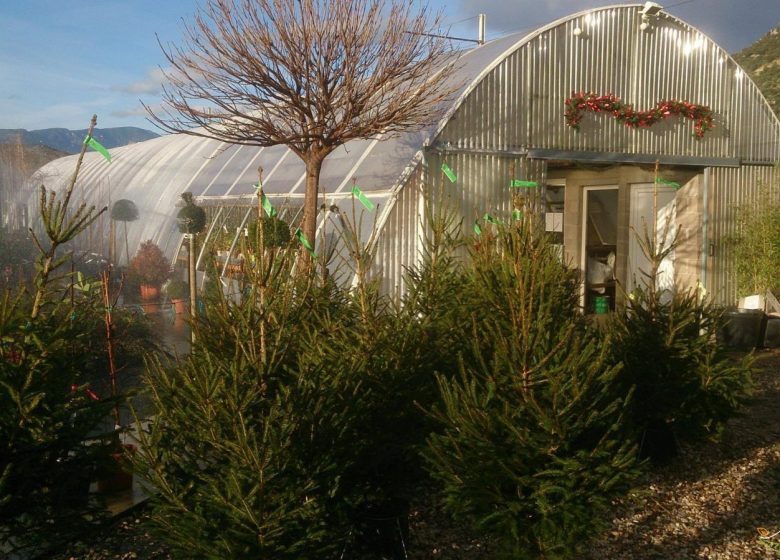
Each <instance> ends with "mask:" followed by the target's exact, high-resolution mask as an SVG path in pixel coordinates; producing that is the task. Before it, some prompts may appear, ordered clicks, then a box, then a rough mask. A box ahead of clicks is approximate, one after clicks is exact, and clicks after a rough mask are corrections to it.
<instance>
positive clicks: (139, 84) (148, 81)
mask: <svg viewBox="0 0 780 560" xmlns="http://www.w3.org/2000/svg"><path fill="white" fill-rule="evenodd" d="M166 81H167V80H166V79H165V73H164V71H163V70H162V69H160V68H156V67H155V68H152V69H150V70H149V71H147V73H146V77H144V78H142V79H141V80H137V81H135V82H131V83H129V84H124V85H116V86H112V88H111V89H113V90H115V91H120V92H122V93H130V94H133V95H156V94H159V93H160V92H161V91H162V84H163V83H165V82H166Z"/></svg>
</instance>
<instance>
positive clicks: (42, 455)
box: [0, 118, 114, 555]
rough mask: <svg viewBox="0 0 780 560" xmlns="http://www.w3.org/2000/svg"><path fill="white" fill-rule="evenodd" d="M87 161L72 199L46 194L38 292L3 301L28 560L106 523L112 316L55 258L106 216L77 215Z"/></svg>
mask: <svg viewBox="0 0 780 560" xmlns="http://www.w3.org/2000/svg"><path fill="white" fill-rule="evenodd" d="M92 125H93V126H94V118H93V123H92ZM82 154H83V151H82ZM80 161H81V160H80V159H79V164H77V166H76V171H75V173H74V175H73V178H72V180H71V183H70V186H69V187H68V189H67V190H66V191H65V192H64V193H63V194H61V195H57V194H55V193H53V192H49V191H47V190H46V189H45V188H43V187H42V188H41V197H40V213H41V218H42V222H43V230H44V231H45V232H46V234H47V237H48V244H47V246H46V247H44V243H43V242H42V241H41V239H39V237H37V236H33V240H34V242H35V244H36V246H37V247H38V250H39V256H38V259H37V262H36V276H35V279H34V283H33V286H34V293H32V294H31V293H29V292H28V291H27V290H26V288H25V287H23V286H22V287H19V288H18V289H16V290H14V291H13V292H12V291H10V290H9V291H5V292H4V293H3V295H2V297H1V298H0V550H2V552H3V553H8V552H10V551H16V552H20V551H21V553H22V554H24V555H29V554H30V553H36V552H40V551H41V550H42V549H44V548H46V547H54V546H57V545H58V544H61V543H62V542H64V541H66V540H68V539H70V538H72V537H73V535H74V534H76V533H77V532H80V531H83V529H84V527H85V525H89V524H90V523H94V521H95V520H96V519H98V518H99V508H96V507H95V506H96V504H95V503H92V502H89V501H88V500H87V490H88V487H89V482H90V480H92V479H93V477H94V474H95V473H96V472H97V469H98V467H99V466H100V464H101V459H103V458H104V457H105V456H106V449H105V446H104V445H103V442H104V441H105V439H104V438H105V436H106V432H107V431H108V432H109V433H111V432H113V429H109V430H106V427H105V426H104V425H103V424H102V421H103V420H104V418H106V416H107V414H108V412H109V411H110V410H111V408H112V407H113V405H114V400H113V399H111V398H102V399H100V398H93V397H96V395H95V394H94V392H93V391H92V389H91V388H90V385H91V382H93V381H94V379H93V378H92V377H94V375H95V374H96V372H95V370H94V369H93V368H92V367H91V364H92V361H91V360H92V348H91V344H93V343H94V340H95V337H94V332H93V331H92V330H91V329H90V327H89V325H90V323H91V321H90V320H89V319H92V320H93V323H94V321H97V320H98V318H99V317H101V315H102V312H103V308H102V306H101V305H100V304H99V299H98V297H97V293H96V292H95V291H93V290H92V288H91V284H90V282H89V281H87V280H85V279H84V278H83V277H80V278H77V279H76V280H77V282H75V283H74V279H72V278H70V275H68V274H63V273H61V272H59V271H58V268H59V267H60V266H61V265H62V264H63V263H64V262H65V260H66V258H67V257H65V258H63V257H57V256H56V255H57V249H58V248H59V246H60V245H62V244H63V243H66V242H67V241H70V240H71V239H73V238H74V237H76V236H77V235H79V234H80V233H81V232H83V230H84V229H85V228H86V227H88V226H89V224H90V223H92V222H93V221H94V220H95V219H96V218H97V217H98V216H99V215H100V212H96V211H95V209H94V208H87V207H86V206H84V205H81V206H80V207H78V208H77V209H76V210H75V212H73V211H72V210H71V209H70V208H69V203H70V196H71V194H72V190H73V186H74V184H75V182H76V178H77V176H78V171H79V165H80ZM71 285H73V288H72V289H69V288H70V287H71ZM85 319H87V320H85ZM98 340H99V339H98ZM104 371H105V370H102V371H101V374H103V375H105V374H104V373H103V372H104Z"/></svg>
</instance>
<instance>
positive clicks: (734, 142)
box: [381, 5, 780, 302]
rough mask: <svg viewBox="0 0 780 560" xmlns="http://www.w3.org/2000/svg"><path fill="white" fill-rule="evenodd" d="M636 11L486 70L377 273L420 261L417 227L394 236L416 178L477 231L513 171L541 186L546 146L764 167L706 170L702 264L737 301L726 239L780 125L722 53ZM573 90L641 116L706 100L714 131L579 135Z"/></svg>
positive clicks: (433, 157)
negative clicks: (452, 177) (445, 170)
mask: <svg viewBox="0 0 780 560" xmlns="http://www.w3.org/2000/svg"><path fill="white" fill-rule="evenodd" d="M640 9H641V6H638V5H636V6H618V7H609V8H603V9H596V10H590V11H587V12H582V13H580V14H577V15H575V16H571V17H569V18H565V19H563V20H559V21H558V22H555V23H553V24H551V25H549V26H547V27H545V28H542V29H540V30H538V31H536V32H534V33H532V34H530V35H528V36H526V37H525V38H523V39H521V40H519V41H518V43H517V44H516V45H515V46H514V47H513V48H511V49H509V50H508V51H507V52H506V53H504V55H502V56H500V57H498V59H496V60H495V61H494V62H493V63H492V64H491V65H488V66H487V67H486V71H485V72H484V73H483V75H482V76H481V77H480V78H478V79H477V80H476V81H475V83H474V84H473V86H472V88H471V91H470V93H469V94H468V95H466V96H465V97H464V98H463V100H462V103H461V105H460V106H459V107H458V109H457V110H456V111H455V112H454V113H453V114H452V115H451V118H450V119H449V120H448V122H447V123H446V124H445V125H444V126H443V127H442V129H441V132H440V134H439V135H438V136H437V137H436V138H434V139H433V142H432V143H431V144H432V146H431V148H429V149H428V150H427V151H426V159H427V169H428V170H430V171H429V172H428V173H427V174H425V175H423V176H420V175H417V176H415V177H416V178H415V181H417V182H415V183H414V189H416V190H415V191H414V194H412V193H406V192H405V190H401V191H399V192H400V198H399V200H398V202H397V203H396V207H395V209H394V210H393V212H392V213H391V216H390V217H389V219H388V222H387V224H388V226H387V227H388V228H391V229H388V230H387V231H385V232H384V233H383V235H384V236H387V237H388V239H387V240H383V241H382V242H381V247H382V248H383V250H385V251H386V252H384V253H382V256H381V262H382V264H381V266H382V267H383V268H384V273H385V274H387V276H388V282H389V283H390V284H393V285H397V283H398V280H394V279H393V278H397V277H396V276H395V274H396V272H397V271H399V270H400V268H401V267H402V266H403V265H402V264H401V263H404V265H405V264H407V263H411V262H414V254H416V253H417V252H418V251H419V247H415V246H411V245H409V243H408V241H409V240H410V239H412V238H414V239H417V238H418V237H419V232H417V230H414V231H415V232H416V233H415V234H414V235H411V234H409V233H404V232H402V231H401V230H400V229H398V228H401V227H405V226H404V225H403V224H404V223H409V220H410V219H411V218H412V217H413V216H416V215H417V214H418V213H419V205H420V202H419V200H418V198H419V182H418V181H420V180H423V181H424V182H425V184H426V186H427V187H428V188H437V187H438V186H439V185H443V186H444V188H446V189H447V191H446V192H449V193H451V194H452V196H453V197H454V199H455V200H456V202H457V203H456V205H455V206H456V207H458V208H459V209H460V211H461V212H462V216H463V217H464V221H465V222H468V223H467V224H466V225H467V227H468V228H469V229H470V228H471V221H473V219H474V218H476V217H478V216H481V215H482V214H484V213H485V212H490V213H495V214H498V215H499V216H501V217H502V219H505V218H507V217H508V215H509V213H510V212H511V198H510V196H511V193H510V191H509V189H508V188H507V186H508V181H509V179H510V178H511V176H512V172H511V171H510V167H511V166H512V165H513V164H514V166H515V170H516V172H515V178H528V179H533V180H538V181H540V184H543V182H544V179H545V173H546V169H545V164H544V162H541V161H535V160H529V159H526V158H524V157H523V154H524V153H525V151H526V150H529V149H549V150H564V151H576V152H611V153H617V154H635V155H651V156H659V155H670V156H686V157H689V158H709V159H739V160H742V161H743V162H744V163H745V164H759V166H758V167H754V166H750V167H742V168H739V169H721V168H714V169H712V170H711V171H712V172H711V174H710V178H711V180H710V181H709V186H708V193H707V196H708V198H709V200H708V203H707V204H706V207H707V208H708V210H709V212H708V216H707V217H706V218H704V217H703V218H702V222H703V224H705V223H706V224H708V229H707V232H706V233H707V240H706V241H705V243H708V242H713V243H715V245H716V247H715V249H716V250H715V254H714V256H713V257H711V258H709V260H708V261H706V264H707V274H706V283H707V286H708V289H709V290H710V291H711V293H713V294H715V295H716V296H717V297H718V299H719V301H721V302H728V301H730V300H731V299H732V298H733V297H734V294H733V288H731V287H729V286H731V284H732V283H731V282H729V274H730V271H729V261H728V255H727V252H726V251H725V249H723V248H721V247H720V244H721V241H720V239H721V238H722V236H723V235H724V234H725V233H727V232H729V231H730V228H731V227H732V226H731V225H730V224H731V221H730V220H732V218H733V216H732V215H731V212H732V211H733V207H734V205H735V204H737V203H738V202H739V201H740V200H743V199H744V198H745V197H750V196H751V193H752V192H753V190H754V189H755V185H756V180H757V179H759V178H760V179H763V180H765V181H769V180H770V175H771V173H772V168H771V167H766V166H767V165H768V164H771V163H772V162H774V161H777V160H780V123H778V121H777V119H776V118H775V117H774V115H773V114H772V112H771V110H770V109H769V106H768V105H767V103H766V101H765V100H764V98H763V96H762V95H761V93H760V92H759V91H758V89H757V88H756V87H755V85H754V84H753V83H752V81H751V80H750V79H749V78H748V77H747V76H746V75H744V73H743V72H742V70H741V69H740V68H739V67H738V66H737V65H736V63H735V62H734V61H733V60H732V59H731V58H730V57H729V56H728V54H727V53H726V52H725V51H723V50H722V49H721V48H720V47H718V46H717V45H715V44H714V43H713V42H712V41H711V40H710V39H709V38H707V37H705V36H704V35H702V34H701V33H700V32H698V31H697V30H695V29H693V28H691V27H690V26H688V25H687V24H685V23H684V22H681V21H679V20H677V19H676V18H674V17H672V16H670V15H668V14H665V13H663V12H661V13H660V14H659V15H658V16H657V17H653V18H650V20H649V21H648V23H649V27H648V28H647V30H642V29H640V24H641V23H642V21H643V20H642V16H641V14H640ZM578 91H585V92H587V91H591V92H594V93H597V94H608V93H612V94H615V95H617V96H619V97H620V98H621V99H622V100H623V101H624V102H625V103H629V104H632V105H633V107H634V108H635V109H636V110H645V109H649V108H652V107H654V106H655V104H656V103H658V102H659V101H661V100H680V101H688V102H691V103H696V104H702V105H708V106H709V107H711V109H712V110H713V111H714V112H715V114H716V128H715V129H714V130H713V131H711V132H709V133H708V134H706V136H705V137H704V138H703V139H697V138H695V137H694V135H693V130H694V128H693V122H692V121H690V120H688V119H685V118H682V117H672V118H670V119H668V120H667V121H663V122H660V123H658V124H656V125H654V126H653V127H651V128H646V129H633V128H628V127H626V126H623V125H622V124H621V123H619V122H618V121H617V120H615V119H614V118H613V117H612V116H611V115H607V114H593V113H587V114H585V116H584V117H583V119H582V121H581V126H580V130H579V131H575V130H573V129H572V128H571V127H569V126H567V125H566V122H565V118H564V100H565V99H566V98H567V97H569V96H570V95H571V94H572V92H578ZM443 161H444V162H446V163H447V164H448V165H449V166H450V167H451V168H452V169H453V170H454V171H455V172H456V173H457V174H458V182H457V183H456V184H451V183H449V181H448V180H447V179H446V178H444V177H443V175H442V174H441V173H440V172H439V169H440V165H441V163H442V162H443ZM692 161H693V160H692ZM694 163H695V162H694ZM708 174H709V172H708ZM411 186H412V185H411V184H410V187H411ZM395 212H397V213H399V215H398V216H395V215H394V213H395ZM414 227H416V223H415V224H414ZM392 228H395V229H392ZM409 231H410V232H411V231H412V230H409ZM396 237H397V238H399V239H401V238H404V237H405V238H406V242H405V243H400V242H399V243H397V244H396V246H397V248H398V249H399V250H400V251H401V252H400V253H393V252H392V251H391V250H390V247H391V246H392V243H391V241H390V239H393V238H396ZM706 258H707V257H706V256H703V259H706ZM703 264H705V263H704V260H703ZM388 273H390V274H388Z"/></svg>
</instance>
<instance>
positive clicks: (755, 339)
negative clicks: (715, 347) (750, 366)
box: [718, 309, 766, 350]
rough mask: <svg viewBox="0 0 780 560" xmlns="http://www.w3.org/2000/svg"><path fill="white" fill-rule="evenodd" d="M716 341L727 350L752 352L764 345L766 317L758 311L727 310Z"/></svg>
mask: <svg viewBox="0 0 780 560" xmlns="http://www.w3.org/2000/svg"><path fill="white" fill-rule="evenodd" d="M723 318H724V319H725V322H724V325H723V327H722V328H721V329H720V331H719V332H718V339H719V340H720V342H721V343H722V344H724V345H726V346H727V347H729V348H734V349H737V350H752V349H753V348H757V347H760V346H762V345H763V344H764V329H765V328H766V315H765V314H764V312H763V311H761V310H760V309H729V310H727V311H726V312H724V314H723Z"/></svg>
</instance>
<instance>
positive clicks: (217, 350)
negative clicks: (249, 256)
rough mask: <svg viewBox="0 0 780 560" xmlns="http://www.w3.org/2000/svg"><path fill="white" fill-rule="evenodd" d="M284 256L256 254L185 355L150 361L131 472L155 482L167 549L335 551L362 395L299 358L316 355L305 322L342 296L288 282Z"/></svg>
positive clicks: (229, 553)
mask: <svg viewBox="0 0 780 560" xmlns="http://www.w3.org/2000/svg"><path fill="white" fill-rule="evenodd" d="M294 259H295V255H294V254H292V253H288V252H278V253H276V254H273V255H272V254H268V255H264V254H261V255H259V257H258V259H257V261H256V267H255V268H253V267H247V282H246V285H245V286H244V287H243V288H242V289H241V290H240V292H239V294H240V295H237V296H236V297H235V298H225V297H224V296H222V294H221V292H215V293H214V294H213V295H210V296H209V301H208V303H209V305H208V307H207V310H206V313H205V315H204V316H203V317H201V318H200V319H199V322H198V323H196V325H195V329H196V331H195V332H196V340H197V341H198V344H197V346H195V347H194V348H193V352H192V354H191V355H190V356H188V357H186V358H184V359H182V360H180V361H179V362H177V363H175V364H173V365H171V366H166V365H164V364H162V363H160V362H159V361H152V362H150V364H149V368H148V372H147V375H146V379H145V381H146V383H147V384H148V386H149V387H150V388H151V392H150V397H151V399H152V404H153V406H154V408H155V409H156V411H155V416H154V418H153V419H152V420H151V423H150V426H149V431H148V433H142V434H141V435H140V440H141V446H140V447H141V449H140V450H139V453H138V454H137V456H136V467H137V469H138V471H139V472H140V473H141V475H142V476H144V477H145V478H147V479H148V480H149V481H150V482H151V483H152V484H153V485H154V486H155V487H157V488H158V489H159V493H158V494H157V495H156V496H155V497H154V498H153V504H154V512H153V520H154V522H155V524H156V525H157V527H158V528H159V529H160V530H161V536H162V537H163V538H164V539H165V540H166V541H167V542H168V543H169V544H170V546H171V548H172V550H173V551H174V552H175V554H176V555H177V557H187V558H189V557H197V558H219V559H228V558H250V557H251V558H280V559H283V558H296V559H298V558H321V557H332V556H335V555H336V553H337V551H338V550H340V549H341V548H343V546H344V542H345V540H346V538H347V535H348V524H347V522H346V520H345V519H344V518H343V517H339V515H338V510H337V509H336V508H335V507H334V504H335V503H336V502H339V501H341V499H342V497H343V496H342V494H341V488H342V484H341V478H340V476H341V474H342V472H343V470H344V469H345V462H348V461H349V455H348V454H347V455H345V454H344V452H345V451H346V450H347V449H345V445H347V443H349V439H348V437H347V433H348V432H349V429H350V428H349V426H350V422H351V419H352V418H353V417H354V418H357V417H358V415H354V414H353V413H352V410H353V409H354V408H358V409H359V407H360V398H361V395H360V393H355V392H349V391H348V389H349V386H348V385H347V384H346V383H345V382H344V379H343V378H342V377H340V376H339V375H336V374H333V372H330V371H326V370H324V369H322V368H319V367H316V365H315V364H314V363H312V364H311V367H308V366H304V365H301V363H302V362H305V360H302V359H301V358H300V357H299V356H298V354H299V353H305V352H307V351H313V349H312V348H307V346H306V345H305V344H304V343H303V342H302V341H303V340H305V337H304V324H305V323H306V320H305V319H304V318H307V319H308V318H309V317H316V316H318V315H319V312H316V313H315V308H318V307H319V308H321V309H325V308H332V310H333V313H339V310H340V309H341V302H340V301H339V300H338V294H339V292H338V291H334V290H324V289H319V290H315V289H314V287H312V286H311V285H310V283H309V281H308V279H305V278H304V279H301V278H300V277H298V278H297V279H296V276H295V275H293V274H292V266H293V263H294Z"/></svg>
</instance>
